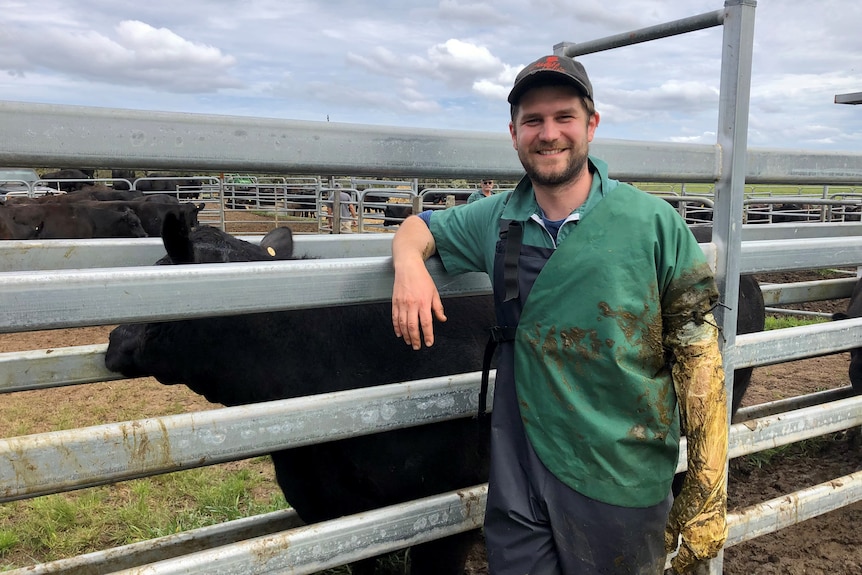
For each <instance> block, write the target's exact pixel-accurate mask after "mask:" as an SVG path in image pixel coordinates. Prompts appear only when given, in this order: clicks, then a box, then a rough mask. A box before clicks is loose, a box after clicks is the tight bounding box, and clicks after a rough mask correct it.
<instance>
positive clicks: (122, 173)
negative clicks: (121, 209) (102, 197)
mask: <svg viewBox="0 0 862 575" xmlns="http://www.w3.org/2000/svg"><path fill="white" fill-rule="evenodd" d="M136 177H137V176H135V170H111V178H114V179H117V180H128V183H126V182H111V187H112V188H114V189H115V190H131V189H132V183H134V181H135V178H136Z"/></svg>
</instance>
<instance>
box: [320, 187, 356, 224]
mask: <svg viewBox="0 0 862 575" xmlns="http://www.w3.org/2000/svg"><path fill="white" fill-rule="evenodd" d="M335 188H336V189H334V190H332V192H330V194H329V201H328V202H327V203H326V209H327V210H328V211H329V218H330V220H331V221H332V223H331V224H330V227H331V228H332V232H333V233H334V232H335V223H334V218H333V216H334V215H335V207H334V204H335V193H336V192H338V193H339V199H338V201H339V203H340V204H341V226H340V228H339V229H340V230H341V232H340V233H342V234H352V233H353V222H354V221H355V220H356V206H354V205H353V202H351V200H350V194H348V193H347V192H345V191H344V190H342V189H341V184H335Z"/></svg>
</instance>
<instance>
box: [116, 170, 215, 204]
mask: <svg viewBox="0 0 862 575" xmlns="http://www.w3.org/2000/svg"><path fill="white" fill-rule="evenodd" d="M146 177H148V178H172V179H170V180H143V179H138V180H137V181H135V182H133V183H134V184H135V189H136V190H139V191H141V192H146V193H153V192H161V193H166V194H171V195H173V196H177V195H179V196H181V197H182V198H183V199H196V198H199V197H200V195H201V185H202V182H201V180H199V179H195V178H187V177H183V176H179V175H177V174H172V173H169V172H149V173H148V174H147V176H146Z"/></svg>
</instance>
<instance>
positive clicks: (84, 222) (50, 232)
mask: <svg viewBox="0 0 862 575" xmlns="http://www.w3.org/2000/svg"><path fill="white" fill-rule="evenodd" d="M102 203H103V202H72V203H44V204H40V203H30V204H11V205H6V206H0V210H2V214H0V217H2V218H3V219H4V220H6V221H7V229H12V230H13V231H15V232H16V233H18V234H20V235H18V236H17V237H10V238H6V239H15V240H27V239H45V240H53V239H88V238H142V237H146V235H147V234H146V232H145V231H144V228H143V226H142V224H141V220H140V218H138V216H137V215H136V214H135V212H134V211H133V210H132V209H130V208H128V207H124V208H122V209H111V208H106V207H104V206H103V205H102ZM9 222H11V225H14V226H15V228H11V226H10V224H9ZM21 230H27V231H26V232H24V233H23V234H22V232H21Z"/></svg>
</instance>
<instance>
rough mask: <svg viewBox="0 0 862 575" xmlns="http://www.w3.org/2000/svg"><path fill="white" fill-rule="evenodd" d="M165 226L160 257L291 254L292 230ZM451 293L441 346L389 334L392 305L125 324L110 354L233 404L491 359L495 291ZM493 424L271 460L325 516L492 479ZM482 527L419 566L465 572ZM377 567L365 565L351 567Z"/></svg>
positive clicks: (114, 365) (299, 451)
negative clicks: (254, 238) (253, 237)
mask: <svg viewBox="0 0 862 575" xmlns="http://www.w3.org/2000/svg"><path fill="white" fill-rule="evenodd" d="M162 237H163V240H164V243H165V249H166V250H167V252H168V256H167V257H166V258H165V259H164V260H162V261H160V262H159V263H163V264H188V263H197V262H224V261H267V260H272V259H289V258H291V257H292V247H290V246H289V244H290V242H291V237H292V236H291V234H290V230H289V229H287V228H279V229H277V230H275V231H273V232H270V234H268V235H267V236H266V237H265V238H264V239H263V241H262V242H261V246H260V247H258V246H254V245H252V244H249V243H247V242H243V241H241V240H238V239H236V238H233V237H232V236H230V235H228V234H225V233H224V232H221V231H220V230H217V229H215V228H211V227H208V226H201V227H199V228H197V229H195V230H194V231H192V232H189V230H188V227H187V226H186V225H185V224H184V222H182V221H180V220H177V219H176V218H174V217H172V216H169V217H168V218H166V220H165V225H164V229H163V233H162ZM273 253H274V254H275V255H270V254H273ZM252 281H253V280H252ZM445 303H446V312H447V315H448V316H449V321H448V322H446V323H444V324H440V325H438V326H437V327H436V332H435V335H436V343H435V344H434V346H433V347H432V348H430V349H428V348H425V349H423V350H422V351H418V352H417V351H413V350H412V349H410V348H409V347H408V346H406V345H404V343H403V342H402V341H401V340H400V339H398V338H396V337H395V336H394V335H393V334H392V328H391V310H390V306H389V304H388V303H385V302H384V303H372V304H363V305H349V306H344V307H338V308H322V309H306V310H292V311H284V312H278V313H261V314H251V315H243V316H233V317H216V318H204V319H195V320H186V321H176V322H168V323H150V324H128V325H121V326H119V327H118V328H116V329H115V330H114V331H113V332H111V335H110V343H109V346H108V351H107V354H106V357H105V363H106V365H107V367H108V369H110V370H112V371H116V372H120V373H122V374H123V375H125V376H126V377H142V376H150V375H152V376H155V377H156V378H157V379H158V380H159V381H161V382H162V383H165V384H177V383H182V384H186V385H188V386H189V387H190V388H191V389H192V390H194V391H195V392H197V393H199V394H202V395H203V396H205V397H206V398H207V399H208V400H210V401H213V402H218V403H222V404H224V405H229V406H230V405H242V404H248V403H255V402H261V401H269V400H275V399H283V398H289V397H299V396H305V395H311V394H317V393H325V392H332V391H339V390H346V389H353V388H360V387H368V386H374V385H381V384H385V383H393V382H400V381H408V380H412V379H420V378H427V377H435V376H443V375H450V374H455V373H463V372H469V371H476V370H479V369H481V366H482V355H483V349H484V345H485V342H486V340H487V328H488V327H489V326H491V325H493V324H494V313H493V308H492V303H491V297H490V296H481V297H478V296H477V297H458V298H451V299H448V300H447V301H446V302H445ZM488 433H489V428H488V425H487V422H484V421H483V423H481V424H480V423H479V422H478V420H476V419H458V420H454V421H449V422H444V423H438V424H433V425H428V426H420V427H414V428H408V429H402V430H397V431H391V432H387V433H380V434H374V435H369V436H364V437H354V438H350V439H345V440H341V441H336V442H331V443H326V444H321V445H312V446H307V447H299V448H295V449H288V450H283V451H278V452H275V453H273V454H272V459H273V464H274V466H275V471H276V477H277V480H278V484H279V486H280V487H281V489H282V491H283V492H284V495H285V498H286V499H287V501H288V502H289V503H290V504H291V505H292V506H293V507H294V508H295V509H296V511H297V513H298V514H299V516H300V517H302V519H303V520H304V521H306V522H308V523H316V522H319V521H324V520H328V519H332V518H335V517H340V516H342V515H345V514H352V513H359V512H362V511H366V510H370V509H375V508H378V507H382V506H386V505H391V504H395V503H400V502H403V501H408V500H412V499H416V498H420V497H425V496H429V495H432V494H437V493H442V492H445V491H449V490H454V489H459V488H463V487H467V486H472V485H476V484H479V483H482V482H484V481H487V476H488V454H487V445H488ZM475 535H476V534H475V533H465V534H459V535H454V536H452V537H447V538H445V539H442V540H437V541H433V542H430V543H426V544H422V545H417V546H415V547H413V549H412V551H411V561H412V564H413V567H412V573H413V574H414V575H415V574H426V573H427V574H429V575H432V574H433V575H447V574H452V575H455V574H460V573H461V572H462V571H463V568H464V562H465V560H466V554H467V552H468V551H469V548H470V545H471V544H472V543H473V541H474V540H475ZM372 569H373V563H369V562H363V564H362V565H356V566H355V569H354V571H353V572H354V573H358V572H360V571H364V572H366V573H368V572H371V570H372Z"/></svg>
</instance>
